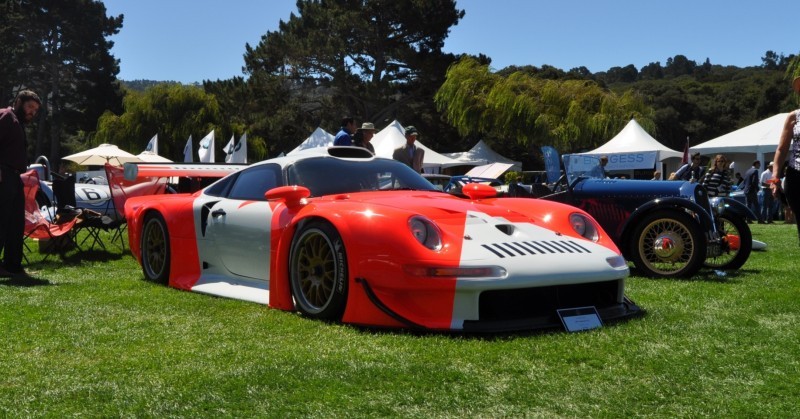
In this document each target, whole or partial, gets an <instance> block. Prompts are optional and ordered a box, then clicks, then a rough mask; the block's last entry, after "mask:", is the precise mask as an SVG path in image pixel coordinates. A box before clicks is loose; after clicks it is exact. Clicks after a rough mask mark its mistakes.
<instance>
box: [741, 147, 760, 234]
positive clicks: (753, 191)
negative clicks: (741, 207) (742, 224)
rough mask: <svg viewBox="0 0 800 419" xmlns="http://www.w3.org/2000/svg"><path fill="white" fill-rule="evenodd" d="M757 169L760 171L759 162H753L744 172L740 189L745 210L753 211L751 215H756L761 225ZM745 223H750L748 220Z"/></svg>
mask: <svg viewBox="0 0 800 419" xmlns="http://www.w3.org/2000/svg"><path fill="white" fill-rule="evenodd" d="M759 169H761V162H760V161H758V160H756V161H754V162H753V166H752V167H750V169H748V170H747V171H746V172H744V180H742V186H741V188H742V191H743V192H744V202H745V203H746V204H747V208H750V211H753V214H755V215H756V219H758V223H759V224H763V223H764V219H763V218H762V217H761V208H760V206H759V204H758V194H759V190H760V189H761V188H760V187H759V185H760V183H759V176H758V171H759ZM747 222H748V223H749V222H750V219H749V218H748V220H747Z"/></svg>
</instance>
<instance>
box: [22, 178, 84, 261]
mask: <svg viewBox="0 0 800 419" xmlns="http://www.w3.org/2000/svg"><path fill="white" fill-rule="evenodd" d="M20 179H22V185H23V190H24V194H25V233H24V234H25V236H24V239H28V238H31V239H37V240H39V241H40V248H39V251H40V252H42V253H45V254H46V255H47V256H49V254H50V251H51V250H53V249H54V247H55V250H58V251H59V252H61V251H63V250H64V249H65V248H67V247H68V246H70V245H72V246H74V245H75V240H74V231H73V227H75V223H77V221H78V218H77V217H75V216H72V217H61V218H62V220H61V221H56V222H51V221H50V220H48V219H47V218H46V217H45V216H44V215H43V214H42V212H41V210H40V209H39V203H38V202H37V201H36V195H37V194H38V193H39V188H40V186H39V175H38V174H37V173H36V171H35V170H29V171H27V172H25V173H23V174H21V175H20ZM45 240H46V241H47V244H46V245H45V246H44V247H42V245H41V243H42V242H43V241H45ZM25 246H26V248H27V249H28V250H29V251H30V250H31V249H30V248H29V247H27V244H25ZM47 256H45V259H47Z"/></svg>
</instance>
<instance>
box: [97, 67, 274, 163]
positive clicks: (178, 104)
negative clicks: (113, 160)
mask: <svg viewBox="0 0 800 419" xmlns="http://www.w3.org/2000/svg"><path fill="white" fill-rule="evenodd" d="M123 106H124V112H122V113H121V114H120V115H116V114H114V113H112V112H106V113H105V114H103V115H102V116H101V117H100V119H99V120H98V122H97V132H96V134H95V135H94V138H93V141H92V143H93V145H99V144H102V143H111V144H116V145H118V146H119V147H120V148H122V149H125V150H128V151H130V152H133V153H137V152H138V151H141V150H144V148H145V146H146V145H147V142H148V140H149V139H150V138H151V137H152V136H153V135H154V134H158V138H159V154H160V155H162V156H165V157H167V158H170V159H172V160H176V161H183V147H184V145H185V144H186V140H187V139H188V138H189V136H190V135H191V136H192V137H193V138H194V139H195V140H199V139H200V138H202V137H203V136H205V135H206V134H207V133H208V132H209V131H211V130H212V129H213V130H215V134H216V136H217V140H216V143H217V151H218V152H221V150H222V145H220V140H219V139H220V138H222V139H223V140H224V141H227V139H228V138H229V137H230V136H231V135H234V134H235V135H236V136H241V135H242V134H243V133H244V131H246V130H247V127H246V126H245V125H243V124H241V123H236V122H232V121H229V120H227V119H226V118H224V117H223V115H222V112H221V111H220V106H219V103H217V100H216V97H215V96H214V95H211V94H209V93H206V92H205V91H204V90H203V89H202V88H200V87H196V86H183V85H180V84H167V83H165V84H160V85H156V86H154V87H151V88H148V89H147V90H145V91H144V92H128V94H127V95H126V96H125V101H124V104H123ZM196 145H197V141H195V147H196ZM223 145H224V144H223ZM247 151H248V154H249V155H250V156H252V157H253V158H254V159H256V160H261V159H262V158H263V157H264V154H265V146H264V141H263V139H261V138H259V137H258V136H254V135H252V134H251V133H248V136H247ZM217 161H219V159H217Z"/></svg>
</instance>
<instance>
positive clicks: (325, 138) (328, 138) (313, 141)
mask: <svg viewBox="0 0 800 419" xmlns="http://www.w3.org/2000/svg"><path fill="white" fill-rule="evenodd" d="M333 140H334V136H333V134H329V133H328V132H326V131H325V130H324V129H322V128H320V127H317V129H315V130H314V132H312V133H311V135H310V136H309V137H308V138H306V139H305V140H303V142H302V143H300V145H299V146H297V147H295V149H294V150H292V151H290V152H288V153H286V154H295V153H297V152H299V151H301V150H305V149H307V148H314V147H330V146H332V145H333Z"/></svg>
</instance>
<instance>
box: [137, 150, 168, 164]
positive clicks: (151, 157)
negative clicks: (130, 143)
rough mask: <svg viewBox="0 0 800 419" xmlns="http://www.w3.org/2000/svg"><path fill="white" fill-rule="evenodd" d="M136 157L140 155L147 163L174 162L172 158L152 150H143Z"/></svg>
mask: <svg viewBox="0 0 800 419" xmlns="http://www.w3.org/2000/svg"><path fill="white" fill-rule="evenodd" d="M136 157H138V158H139V160H141V161H143V162H147V163H172V160H170V159H168V158H166V157H162V156H159V155H158V154H156V153H153V152H152V151H142V152H141V153H139V154H137V155H136Z"/></svg>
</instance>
